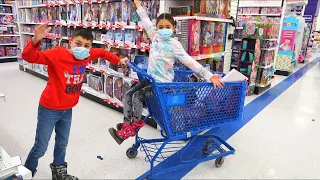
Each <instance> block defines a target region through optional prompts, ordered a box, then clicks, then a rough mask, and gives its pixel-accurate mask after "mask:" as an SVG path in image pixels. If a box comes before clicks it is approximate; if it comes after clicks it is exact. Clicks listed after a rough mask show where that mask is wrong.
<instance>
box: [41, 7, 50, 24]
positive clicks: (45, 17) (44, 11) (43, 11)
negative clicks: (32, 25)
mask: <svg viewBox="0 0 320 180" xmlns="http://www.w3.org/2000/svg"><path fill="white" fill-rule="evenodd" d="M39 17H40V22H41V23H45V22H47V21H48V10H47V8H46V7H45V8H40V16H39Z"/></svg>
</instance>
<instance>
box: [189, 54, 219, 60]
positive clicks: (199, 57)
mask: <svg viewBox="0 0 320 180" xmlns="http://www.w3.org/2000/svg"><path fill="white" fill-rule="evenodd" d="M221 56H222V53H213V54H202V55H199V56H192V58H193V59H195V60H202V59H209V58H215V57H221Z"/></svg>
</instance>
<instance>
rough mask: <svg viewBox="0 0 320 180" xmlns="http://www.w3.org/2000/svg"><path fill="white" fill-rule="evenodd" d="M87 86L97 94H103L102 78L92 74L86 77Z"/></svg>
mask: <svg viewBox="0 0 320 180" xmlns="http://www.w3.org/2000/svg"><path fill="white" fill-rule="evenodd" d="M87 83H88V86H89V87H90V88H92V89H94V90H95V91H97V92H101V93H102V92H103V78H102V77H100V76H96V75H93V74H88V75H87Z"/></svg>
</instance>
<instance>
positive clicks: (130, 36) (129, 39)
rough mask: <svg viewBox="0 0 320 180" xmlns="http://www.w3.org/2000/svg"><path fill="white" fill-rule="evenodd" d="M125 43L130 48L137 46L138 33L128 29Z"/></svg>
mask: <svg viewBox="0 0 320 180" xmlns="http://www.w3.org/2000/svg"><path fill="white" fill-rule="evenodd" d="M124 42H125V44H127V45H129V46H130V47H132V46H134V45H135V44H136V32H135V30H134V29H126V30H125V35H124Z"/></svg>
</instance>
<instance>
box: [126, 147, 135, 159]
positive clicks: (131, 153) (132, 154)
mask: <svg viewBox="0 0 320 180" xmlns="http://www.w3.org/2000/svg"><path fill="white" fill-rule="evenodd" d="M126 155H127V157H128V158H130V159H133V158H135V157H137V155H138V151H135V150H134V149H133V147H130V148H129V149H128V150H127V152H126Z"/></svg>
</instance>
